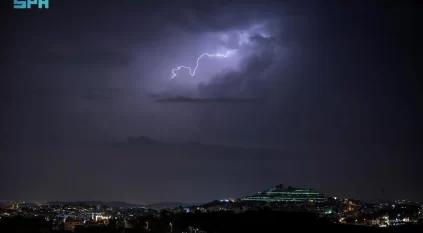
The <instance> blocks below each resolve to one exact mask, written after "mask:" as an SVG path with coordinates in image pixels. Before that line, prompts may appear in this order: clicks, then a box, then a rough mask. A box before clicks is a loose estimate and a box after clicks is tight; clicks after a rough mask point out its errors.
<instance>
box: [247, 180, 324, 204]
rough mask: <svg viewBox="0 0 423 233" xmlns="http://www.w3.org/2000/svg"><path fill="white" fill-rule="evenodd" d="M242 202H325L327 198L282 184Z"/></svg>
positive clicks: (308, 190)
mask: <svg viewBox="0 0 423 233" xmlns="http://www.w3.org/2000/svg"><path fill="white" fill-rule="evenodd" d="M241 200H242V201H260V202H291V203H292V202H324V201H325V197H324V196H323V195H322V194H321V193H318V192H316V191H314V190H313V189H302V188H293V187H288V188H284V187H283V185H282V184H280V185H276V186H274V187H272V188H270V189H268V190H265V191H263V192H259V193H257V194H255V195H252V196H248V197H244V198H241Z"/></svg>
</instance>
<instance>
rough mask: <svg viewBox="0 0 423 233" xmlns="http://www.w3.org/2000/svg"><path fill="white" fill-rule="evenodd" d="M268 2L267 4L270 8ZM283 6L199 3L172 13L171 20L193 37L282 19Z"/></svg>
mask: <svg viewBox="0 0 423 233" xmlns="http://www.w3.org/2000/svg"><path fill="white" fill-rule="evenodd" d="M266 2H267V4H266ZM283 4H284V3H283V2H278V3H276V2H275V1H265V2H263V3H260V4H257V3H251V4H249V3H242V4H236V3H233V2H229V1H222V2H208V3H203V2H201V3H199V4H195V5H194V6H192V5H190V6H187V7H185V8H180V10H179V11H175V12H170V14H168V15H167V19H168V21H169V22H171V23H172V24H174V25H176V26H178V27H179V28H181V29H182V30H184V31H188V32H192V33H201V32H218V31H226V30H232V29H237V30H239V29H244V28H246V27H250V26H251V25H253V24H256V23H262V22H263V20H269V19H275V18H279V16H278V14H279V13H281V9H283V8H280V6H282V5H283Z"/></svg>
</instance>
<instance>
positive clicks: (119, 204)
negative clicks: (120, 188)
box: [47, 201, 142, 208]
mask: <svg viewBox="0 0 423 233" xmlns="http://www.w3.org/2000/svg"><path fill="white" fill-rule="evenodd" d="M47 204H50V205H77V204H87V205H105V206H109V207H123V208H129V207H142V205H137V204H131V203H128V202H123V201H52V202H48V203H47Z"/></svg>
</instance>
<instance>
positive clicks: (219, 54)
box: [170, 51, 229, 79]
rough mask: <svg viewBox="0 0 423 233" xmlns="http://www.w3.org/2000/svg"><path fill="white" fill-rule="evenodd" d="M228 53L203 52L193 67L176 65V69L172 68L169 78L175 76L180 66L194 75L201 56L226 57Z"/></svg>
mask: <svg viewBox="0 0 423 233" xmlns="http://www.w3.org/2000/svg"><path fill="white" fill-rule="evenodd" d="M228 55H229V51H228V52H227V53H226V54H222V53H216V54H208V53H203V54H201V55H200V56H199V57H198V58H197V66H196V67H195V68H194V69H191V67H188V66H178V67H176V69H173V70H172V77H171V78H170V79H173V78H175V76H176V73H175V71H178V70H181V69H182V68H185V69H188V70H189V74H190V75H191V76H194V75H195V71H196V70H197V68H198V66H199V62H200V59H201V58H202V57H204V56H207V57H228Z"/></svg>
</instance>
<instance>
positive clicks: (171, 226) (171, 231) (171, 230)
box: [169, 223, 172, 232]
mask: <svg viewBox="0 0 423 233" xmlns="http://www.w3.org/2000/svg"><path fill="white" fill-rule="evenodd" d="M169 225H170V232H172V223H169Z"/></svg>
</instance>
